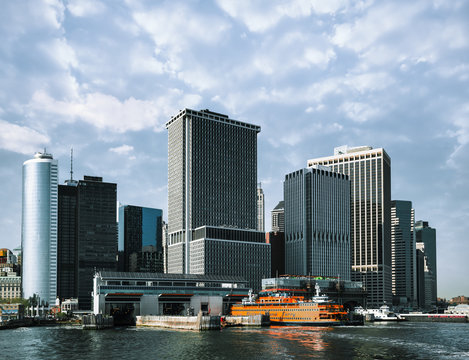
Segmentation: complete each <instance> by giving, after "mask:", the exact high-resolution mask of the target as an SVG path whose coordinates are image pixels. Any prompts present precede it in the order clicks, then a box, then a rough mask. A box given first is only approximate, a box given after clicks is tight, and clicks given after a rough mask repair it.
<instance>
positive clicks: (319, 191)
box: [283, 165, 351, 280]
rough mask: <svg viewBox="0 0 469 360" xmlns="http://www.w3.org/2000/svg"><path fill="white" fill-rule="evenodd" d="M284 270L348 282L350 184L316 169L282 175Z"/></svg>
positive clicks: (326, 169) (322, 168)
mask: <svg viewBox="0 0 469 360" xmlns="http://www.w3.org/2000/svg"><path fill="white" fill-rule="evenodd" d="M283 196H284V201H285V271H286V273H287V274H292V275H312V276H325V277H340V278H342V279H344V280H350V271H351V266H350V181H349V179H348V176H347V175H344V174H340V173H337V172H333V171H331V170H330V168H329V167H326V166H317V165H315V166H314V167H310V168H307V169H301V170H298V171H295V172H292V173H290V174H287V175H285V181H284V183H283Z"/></svg>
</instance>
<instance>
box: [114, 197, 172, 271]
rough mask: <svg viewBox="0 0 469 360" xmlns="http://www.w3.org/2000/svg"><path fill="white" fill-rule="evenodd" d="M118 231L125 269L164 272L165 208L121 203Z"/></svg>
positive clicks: (119, 249)
mask: <svg viewBox="0 0 469 360" xmlns="http://www.w3.org/2000/svg"><path fill="white" fill-rule="evenodd" d="M118 233H119V235H118V236H119V246H118V251H119V253H120V254H122V255H123V271H131V272H147V271H149V272H163V269H164V263H163V210H161V209H153V208H147V207H141V206H133V205H120V206H119V225H118Z"/></svg>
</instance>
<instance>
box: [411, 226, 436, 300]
mask: <svg viewBox="0 0 469 360" xmlns="http://www.w3.org/2000/svg"><path fill="white" fill-rule="evenodd" d="M415 241H416V243H423V244H424V247H423V248H424V253H425V256H426V258H427V264H426V265H427V267H428V271H427V272H426V274H427V277H430V276H431V279H427V281H426V284H427V286H426V292H427V293H428V294H429V295H428V297H429V298H430V299H431V300H429V303H428V302H427V305H429V304H430V305H431V306H436V298H437V290H438V288H437V280H438V278H437V271H438V268H437V261H436V230H435V229H434V228H432V227H430V226H429V225H428V221H422V220H419V221H417V222H416V223H415ZM430 274H431V275H430ZM429 284H431V288H429V287H430V285H429Z"/></svg>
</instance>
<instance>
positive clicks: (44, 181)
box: [21, 152, 58, 305]
mask: <svg viewBox="0 0 469 360" xmlns="http://www.w3.org/2000/svg"><path fill="white" fill-rule="evenodd" d="M57 179H58V162H57V160H54V159H53V157H52V155H51V154H47V153H46V152H44V153H39V152H38V153H36V154H35V155H34V158H33V159H30V160H27V161H25V162H24V164H23V213H22V225H21V243H22V266H23V270H22V287H23V297H24V298H26V299H27V298H29V297H31V296H33V295H34V294H36V295H38V296H39V297H40V299H41V300H43V301H44V302H47V303H48V304H49V305H52V304H54V303H55V299H56V294H57Z"/></svg>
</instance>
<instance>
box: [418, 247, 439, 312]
mask: <svg viewBox="0 0 469 360" xmlns="http://www.w3.org/2000/svg"><path fill="white" fill-rule="evenodd" d="M416 250H417V251H416V252H417V256H416V257H417V266H416V269H417V271H416V272H417V304H418V307H419V308H420V309H421V310H425V311H429V310H434V309H435V306H436V303H435V299H434V296H433V294H434V287H435V280H434V277H433V272H432V269H431V268H430V261H429V258H428V256H427V255H425V252H426V250H425V244H424V243H423V242H417V243H416Z"/></svg>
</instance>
